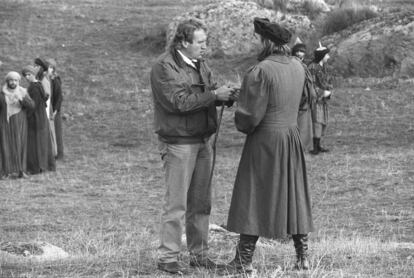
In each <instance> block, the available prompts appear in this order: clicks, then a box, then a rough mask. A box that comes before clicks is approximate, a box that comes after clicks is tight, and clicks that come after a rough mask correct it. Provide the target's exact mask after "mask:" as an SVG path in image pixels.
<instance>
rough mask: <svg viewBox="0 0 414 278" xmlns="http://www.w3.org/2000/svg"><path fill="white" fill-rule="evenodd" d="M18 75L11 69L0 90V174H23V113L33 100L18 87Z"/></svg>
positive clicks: (24, 140) (24, 150) (25, 145)
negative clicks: (0, 172) (0, 168)
mask: <svg viewBox="0 0 414 278" xmlns="http://www.w3.org/2000/svg"><path fill="white" fill-rule="evenodd" d="M20 78H21V77H20V74H19V73H17V72H15V71H11V72H9V73H8V74H7V75H6V82H5V84H4V85H3V87H2V90H1V93H0V135H1V136H0V137H1V138H0V144H1V159H2V162H3V163H2V164H3V171H2V172H3V173H4V174H6V175H8V176H10V177H19V178H23V177H26V159H27V116H26V110H30V109H33V108H34V102H33V100H32V99H31V98H30V97H29V95H28V93H27V91H26V89H25V88H23V87H20Z"/></svg>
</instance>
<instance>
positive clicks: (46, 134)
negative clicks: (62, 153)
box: [27, 82, 56, 174]
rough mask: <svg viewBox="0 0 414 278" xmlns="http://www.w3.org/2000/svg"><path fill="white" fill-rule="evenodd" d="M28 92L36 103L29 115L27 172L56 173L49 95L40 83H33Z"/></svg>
mask: <svg viewBox="0 0 414 278" xmlns="http://www.w3.org/2000/svg"><path fill="white" fill-rule="evenodd" d="M27 92H28V93H29V96H30V98H31V99H32V100H33V101H34V109H32V110H29V111H28V113H27V122H28V133H27V135H28V142H27V171H28V172H29V173H30V174H37V173H40V172H45V171H55V170H56V162H55V158H54V156H53V152H52V141H51V138H50V130H49V120H48V118H47V115H46V100H47V95H46V94H45V93H44V91H43V87H42V84H41V83H40V82H31V83H30V85H29V88H28V89H27Z"/></svg>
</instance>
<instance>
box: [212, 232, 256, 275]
mask: <svg viewBox="0 0 414 278" xmlns="http://www.w3.org/2000/svg"><path fill="white" fill-rule="evenodd" d="M258 239H259V237H258V236H251V235H243V234H241V235H240V240H239V243H238V244H237V247H236V255H235V257H234V259H233V260H232V261H231V262H230V263H228V264H226V265H225V266H224V267H223V268H222V269H221V270H220V271H219V272H220V274H223V275H225V274H242V273H243V274H247V275H249V274H251V273H252V272H253V270H254V269H253V265H252V262H253V255H254V250H255V249H256V242H257V240H258Z"/></svg>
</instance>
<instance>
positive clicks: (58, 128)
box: [54, 111, 63, 158]
mask: <svg viewBox="0 0 414 278" xmlns="http://www.w3.org/2000/svg"><path fill="white" fill-rule="evenodd" d="M54 122H55V133H56V145H57V158H63V134H62V115H61V112H60V111H58V112H57V113H56V115H55V121H54Z"/></svg>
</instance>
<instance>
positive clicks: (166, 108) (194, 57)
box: [151, 19, 234, 274]
mask: <svg viewBox="0 0 414 278" xmlns="http://www.w3.org/2000/svg"><path fill="white" fill-rule="evenodd" d="M206 32H207V31H206V26H205V25H204V24H203V23H202V22H200V21H199V20H196V19H189V20H184V21H182V22H180V23H179V25H178V27H177V30H176V33H175V35H174V38H173V40H172V42H171V44H170V47H169V50H168V51H166V52H165V53H164V54H162V55H161V56H160V57H159V58H158V60H157V61H156V63H155V64H154V66H153V67H152V70H151V88H152V94H153V99H154V119H155V123H154V125H155V132H156V133H157V134H158V138H159V143H160V154H161V159H162V160H163V162H164V170H165V189H166V193H165V197H164V203H163V211H162V215H161V228H160V246H159V248H158V252H159V259H158V269H160V270H162V271H165V272H169V273H175V274H184V273H186V272H187V271H188V269H187V268H186V266H185V265H183V264H182V263H181V262H180V260H179V258H180V252H181V236H182V231H183V228H184V227H185V233H186V236H187V248H188V251H189V253H190V266H192V267H204V268H208V269H212V268H216V264H215V263H214V262H213V261H212V260H210V259H209V257H208V226H209V218H210V212H211V184H210V180H209V177H210V173H211V171H212V158H213V150H212V146H211V144H210V137H211V136H212V134H214V133H215V132H216V129H217V111H216V105H220V103H222V102H227V101H228V100H229V99H230V96H231V94H232V92H233V90H234V89H233V88H230V87H228V86H222V87H220V88H217V86H216V84H215V83H214V82H213V79H212V73H211V70H210V68H209V67H208V66H207V64H206V63H205V61H204V59H203V54H204V53H205V52H206V50H207V33H206Z"/></svg>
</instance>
